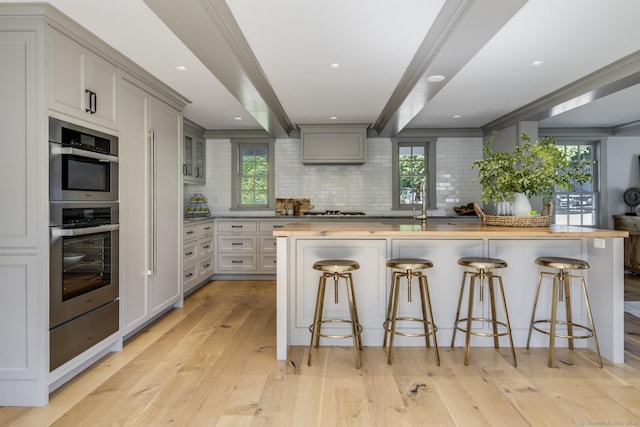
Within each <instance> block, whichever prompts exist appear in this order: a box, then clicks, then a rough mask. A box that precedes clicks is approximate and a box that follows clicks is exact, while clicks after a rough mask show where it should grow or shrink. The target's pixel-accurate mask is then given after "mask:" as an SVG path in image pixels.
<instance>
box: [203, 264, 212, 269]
mask: <svg viewBox="0 0 640 427" xmlns="http://www.w3.org/2000/svg"><path fill="white" fill-rule="evenodd" d="M210 265H211V264H205V265H203V267H204V268H209V266H210Z"/></svg>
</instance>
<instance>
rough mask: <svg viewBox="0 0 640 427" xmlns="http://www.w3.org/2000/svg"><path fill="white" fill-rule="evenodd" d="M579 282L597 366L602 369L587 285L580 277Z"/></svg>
mask: <svg viewBox="0 0 640 427" xmlns="http://www.w3.org/2000/svg"><path fill="white" fill-rule="evenodd" d="M580 281H581V282H582V292H583V293H584V301H585V303H586V306H587V314H588V315H589V323H590V324H591V332H592V333H593V344H594V346H595V347H596V353H598V364H599V365H600V367H601V368H602V356H600V346H599V345H598V337H597V335H596V324H595V323H594V322H593V315H592V314H591V304H590V303H589V295H588V294H587V283H586V282H585V280H584V277H580Z"/></svg>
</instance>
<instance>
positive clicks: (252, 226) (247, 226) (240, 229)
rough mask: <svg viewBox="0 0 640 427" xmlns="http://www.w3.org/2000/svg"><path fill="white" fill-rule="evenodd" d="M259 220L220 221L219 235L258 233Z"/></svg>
mask: <svg viewBox="0 0 640 427" xmlns="http://www.w3.org/2000/svg"><path fill="white" fill-rule="evenodd" d="M257 231H258V221H257V220H251V221H248V220H239V221H218V233H256V232H257Z"/></svg>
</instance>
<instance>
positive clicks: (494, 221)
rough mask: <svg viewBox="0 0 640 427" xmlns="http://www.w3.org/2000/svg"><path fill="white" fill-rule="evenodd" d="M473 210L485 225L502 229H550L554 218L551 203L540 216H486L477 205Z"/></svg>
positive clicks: (545, 206)
mask: <svg viewBox="0 0 640 427" xmlns="http://www.w3.org/2000/svg"><path fill="white" fill-rule="evenodd" d="M473 209H474V210H475V211H476V214H477V215H478V216H479V217H480V220H481V221H482V224H483V225H499V226H502V227H548V226H549V224H551V217H552V216H553V215H552V214H553V204H551V203H545V205H544V207H543V208H542V213H541V214H540V215H539V216H513V215H486V214H485V213H484V211H483V210H482V208H481V207H480V206H479V205H478V204H477V203H474V204H473Z"/></svg>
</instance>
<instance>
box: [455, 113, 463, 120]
mask: <svg viewBox="0 0 640 427" xmlns="http://www.w3.org/2000/svg"><path fill="white" fill-rule="evenodd" d="M460 117H462V116H461V115H460V114H455V115H454V116H453V118H454V119H459V118H460Z"/></svg>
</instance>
